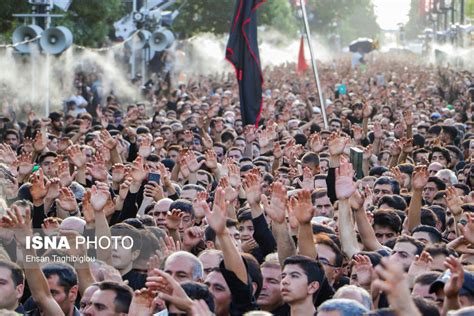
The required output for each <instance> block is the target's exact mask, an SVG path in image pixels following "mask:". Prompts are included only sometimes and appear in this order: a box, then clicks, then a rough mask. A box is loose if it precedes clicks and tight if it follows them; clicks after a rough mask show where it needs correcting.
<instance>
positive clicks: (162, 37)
mask: <svg viewBox="0 0 474 316" xmlns="http://www.w3.org/2000/svg"><path fill="white" fill-rule="evenodd" d="M174 40H175V37H174V34H173V32H171V31H170V30H168V29H167V28H164V27H162V28H159V29H158V30H157V31H155V32H153V34H152V35H151V38H150V41H149V43H150V49H151V50H152V51H155V52H162V51H164V50H165V49H167V48H169V47H170V46H171V44H173V42H174Z"/></svg>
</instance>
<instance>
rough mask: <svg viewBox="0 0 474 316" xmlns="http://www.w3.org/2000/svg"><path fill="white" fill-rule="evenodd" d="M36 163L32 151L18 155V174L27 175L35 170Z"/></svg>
mask: <svg viewBox="0 0 474 316" xmlns="http://www.w3.org/2000/svg"><path fill="white" fill-rule="evenodd" d="M33 167H34V163H33V162H32V156H31V153H23V154H21V155H20V156H19V157H18V174H19V175H21V176H26V175H28V174H30V173H31V170H33Z"/></svg>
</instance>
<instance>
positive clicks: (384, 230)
mask: <svg viewBox="0 0 474 316" xmlns="http://www.w3.org/2000/svg"><path fill="white" fill-rule="evenodd" d="M374 232H375V237H376V238H377V240H378V242H379V243H381V244H382V245H383V244H385V242H386V241H387V240H389V239H392V238H394V237H397V233H396V232H394V231H393V230H392V229H390V227H382V226H379V225H374Z"/></svg>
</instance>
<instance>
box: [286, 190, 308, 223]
mask: <svg viewBox="0 0 474 316" xmlns="http://www.w3.org/2000/svg"><path fill="white" fill-rule="evenodd" d="M288 210H289V212H290V213H291V214H293V215H294V216H295V218H296V220H297V221H298V222H299V223H300V224H309V223H310V222H311V219H312V218H313V214H314V208H313V204H312V203H311V191H309V190H304V189H303V190H300V191H299V192H298V193H297V194H296V197H295V196H292V197H291V198H290V207H289V209H288Z"/></svg>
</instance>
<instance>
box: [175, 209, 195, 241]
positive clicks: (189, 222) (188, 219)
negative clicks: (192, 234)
mask: <svg viewBox="0 0 474 316" xmlns="http://www.w3.org/2000/svg"><path fill="white" fill-rule="evenodd" d="M194 222H195V221H194V219H193V218H192V216H191V214H189V213H186V212H184V215H183V217H181V223H180V224H179V227H178V230H179V233H180V234H181V236H182V235H183V234H184V231H185V230H186V229H187V228H189V227H191V226H194Z"/></svg>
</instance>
